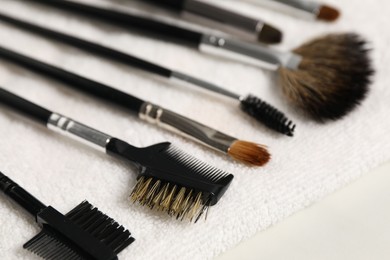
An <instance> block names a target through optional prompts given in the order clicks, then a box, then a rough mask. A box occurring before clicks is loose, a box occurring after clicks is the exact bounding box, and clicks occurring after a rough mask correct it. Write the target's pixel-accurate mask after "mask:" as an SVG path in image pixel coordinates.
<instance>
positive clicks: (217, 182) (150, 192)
mask: <svg viewBox="0 0 390 260" xmlns="http://www.w3.org/2000/svg"><path fill="white" fill-rule="evenodd" d="M106 149H107V152H108V153H109V154H112V155H115V156H119V157H121V158H123V159H125V160H129V161H131V162H136V164H137V165H138V167H139V169H140V174H139V176H138V181H137V184H136V186H135V187H134V189H133V191H132V193H131V196H130V197H131V199H132V201H133V202H139V203H140V204H141V205H145V206H148V207H150V208H152V209H153V208H155V209H157V210H161V211H165V212H167V213H168V214H169V215H170V216H174V217H176V218H177V219H179V218H180V219H181V220H183V219H186V218H187V219H189V220H191V221H192V220H194V221H195V222H196V221H197V220H199V218H200V217H201V216H202V215H203V213H204V212H205V211H207V209H208V208H209V206H212V205H215V204H216V203H217V202H218V201H219V199H220V198H221V197H222V195H223V194H224V193H225V191H226V190H227V188H228V187H229V185H230V183H231V181H232V180H233V175H231V174H228V173H226V172H224V171H222V170H219V169H217V168H214V167H212V166H209V165H208V164H206V163H203V162H201V161H199V160H198V159H196V158H194V157H192V156H190V155H188V154H186V153H184V152H183V151H181V150H179V149H177V148H175V147H174V146H173V145H172V144H170V143H160V144H156V145H153V146H150V147H147V148H135V147H133V146H130V145H129V144H127V143H126V142H123V141H121V140H119V139H115V138H112V139H111V140H110V142H109V143H108V145H107V147H106ZM184 173H185V174H184Z"/></svg>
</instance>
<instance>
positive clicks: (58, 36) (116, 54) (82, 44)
mask: <svg viewBox="0 0 390 260" xmlns="http://www.w3.org/2000/svg"><path fill="white" fill-rule="evenodd" d="M0 20H2V21H4V22H7V23H9V24H12V25H14V26H17V27H18V28H21V29H23V30H27V31H28V32H33V33H36V34H39V35H41V36H43V37H47V38H50V39H53V40H56V41H59V42H64V43H67V44H69V45H71V46H74V47H77V48H79V49H82V50H84V51H87V52H90V53H93V54H98V55H100V56H104V57H105V58H109V59H112V60H114V61H120V62H124V63H126V64H128V65H130V66H132V67H135V68H138V69H141V70H144V71H148V72H150V73H153V74H157V75H160V76H162V77H166V78H169V77H170V76H171V74H172V71H171V70H169V69H166V68H164V67H161V66H159V65H157V64H154V63H151V62H148V61H145V60H142V59H139V58H137V57H134V56H131V55H128V54H126V53H123V52H120V51H116V50H114V49H111V48H108V47H105V46H102V45H99V44H96V43H94V42H91V41H87V40H83V39H80V38H77V37H74V36H71V35H69V34H65V33H61V32H58V31H54V30H50V29H47V28H44V27H41V26H38V25H35V24H32V23H29V22H25V21H21V20H19V19H15V18H12V17H10V16H8V15H5V14H2V13H0Z"/></svg>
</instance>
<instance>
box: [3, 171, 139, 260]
mask: <svg viewBox="0 0 390 260" xmlns="http://www.w3.org/2000/svg"><path fill="white" fill-rule="evenodd" d="M0 191H2V192H3V193H4V194H5V195H6V196H7V197H8V198H10V199H12V200H13V201H14V202H16V203H17V204H19V205H20V206H21V207H22V208H24V209H25V210H26V211H27V212H28V213H30V214H31V215H33V216H34V218H35V220H36V222H37V223H38V224H39V225H40V226H41V227H42V230H41V232H39V233H38V234H37V235H36V236H34V237H33V238H32V239H31V240H29V241H28V242H27V243H25V244H24V245H23V248H25V249H27V250H29V251H31V252H33V253H35V254H36V255H38V256H40V257H41V258H43V259H48V260H55V259H80V260H82V259H85V260H87V259H90V260H115V259H118V257H117V254H119V253H120V252H121V251H122V250H124V249H125V248H126V247H128V246H129V245H130V244H131V243H133V242H134V240H135V239H134V238H133V237H132V236H131V233H130V231H128V230H127V229H125V228H124V227H123V226H121V225H119V224H118V223H117V222H116V221H115V220H113V219H112V218H110V217H109V216H107V215H105V214H103V213H102V212H100V211H99V210H98V209H97V208H95V207H94V206H92V205H91V204H90V203H89V202H88V201H84V202H82V203H81V204H79V205H78V206H77V207H75V208H74V209H73V210H71V211H70V212H69V213H67V214H65V215H62V214H61V213H60V212H59V211H57V210H56V209H55V208H53V207H51V206H46V205H44V204H43V203H42V202H40V201H39V200H38V199H36V198H35V197H34V196H32V195H31V194H30V193H28V192H27V191H26V190H24V189H23V188H22V187H21V186H19V185H18V184H17V183H16V182H14V181H13V180H11V179H10V178H8V177H7V176H5V175H4V174H3V173H1V172H0Z"/></svg>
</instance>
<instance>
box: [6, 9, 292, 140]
mask: <svg viewBox="0 0 390 260" xmlns="http://www.w3.org/2000/svg"><path fill="white" fill-rule="evenodd" d="M0 20H2V21H4V22H6V23H9V24H11V25H13V26H16V27H18V28H20V29H23V30H26V31H28V32H32V33H36V34H38V35H41V36H43V37H46V38H50V39H53V40H56V41H59V42H61V43H66V44H69V45H71V46H73V47H76V48H79V49H82V50H84V51H87V52H89V53H92V54H97V55H99V56H102V57H104V58H108V59H111V60H114V61H116V62H120V63H122V64H124V65H127V66H131V67H135V68H138V69H141V70H143V71H146V72H149V73H152V74H155V75H158V76H160V77H163V78H167V79H169V80H172V81H179V82H181V83H185V84H190V85H191V86H196V87H199V88H202V89H205V90H208V91H210V92H213V93H216V94H219V95H223V96H225V97H228V98H231V99H233V100H236V101H239V104H240V108H241V110H242V111H244V112H245V113H246V114H248V115H250V116H251V117H252V118H254V119H256V120H257V121H258V122H260V123H262V124H264V125H265V126H267V127H268V128H270V129H272V130H275V131H277V132H279V133H281V134H285V135H287V136H293V135H294V130H295V124H294V123H293V122H292V121H291V120H289V119H288V118H287V117H286V116H285V115H284V114H283V113H282V112H280V111H279V110H278V109H276V108H275V107H273V106H271V105H269V104H268V103H267V102H265V101H263V100H261V99H260V98H258V97H256V96H254V95H252V94H249V95H246V96H245V95H243V96H241V95H238V94H236V93H233V92H231V91H228V90H226V89H223V88H222V87H220V86H217V85H215V84H213V83H210V82H207V81H204V80H202V79H199V78H196V77H193V76H190V75H188V74H185V73H182V72H179V71H173V70H170V69H168V68H165V67H161V66H159V65H157V64H154V63H151V62H148V61H146V60H142V59H140V58H137V57H134V56H132V55H129V54H126V53H124V52H120V51H117V50H114V49H111V48H108V47H105V46H102V45H99V44H96V43H94V42H91V41H87V40H84V39H80V38H77V37H75V36H72V35H69V34H65V33H61V32H58V31H54V30H51V29H48V28H44V27H41V26H38V25H35V24H32V23H29V22H25V21H22V20H19V19H16V18H13V17H10V16H7V15H5V14H2V13H0Z"/></svg>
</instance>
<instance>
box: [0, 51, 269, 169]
mask: <svg viewBox="0 0 390 260" xmlns="http://www.w3.org/2000/svg"><path fill="white" fill-rule="evenodd" d="M0 57H1V58H4V59H6V60H8V61H11V62H13V63H15V64H18V65H20V66H22V67H25V68H27V69H30V70H33V71H35V72H38V73H40V74H42V75H45V76H48V77H51V78H53V79H55V80H58V81H60V82H63V83H64V84H65V85H64V86H67V87H71V88H74V89H77V90H80V91H83V92H85V93H87V94H90V95H92V96H95V97H98V98H101V99H103V100H106V101H109V102H111V103H113V104H114V105H118V106H121V107H123V108H125V109H126V110H128V111H130V112H132V113H133V114H136V115H137V116H138V118H140V119H141V120H144V121H146V122H148V123H151V124H155V125H157V126H159V127H161V128H163V129H166V130H168V131H173V132H175V133H177V134H180V135H182V136H184V137H187V138H190V139H192V140H195V141H197V142H198V143H201V144H203V145H205V146H207V147H209V148H213V149H214V150H216V151H218V152H222V153H224V154H226V155H228V156H230V157H231V158H233V159H235V160H238V161H240V162H243V163H246V164H248V165H251V166H263V165H265V164H266V163H268V161H269V160H270V158H271V155H270V154H269V152H268V150H267V148H266V146H264V145H260V144H256V143H252V142H247V141H243V140H238V139H237V138H235V137H232V136H229V135H227V134H224V133H222V132H219V131H217V130H215V129H213V128H211V127H208V126H206V125H203V124H201V123H199V122H196V121H194V120H191V119H189V118H187V117H184V116H182V115H179V114H177V113H175V112H173V111H170V110H168V109H165V108H162V107H160V106H157V105H155V104H152V103H150V102H147V101H144V100H141V99H139V98H137V97H134V96H131V95H129V94H126V93H124V92H121V91H119V90H117V89H114V88H112V87H109V86H107V85H103V84H101V83H99V82H96V81H93V80H90V79H88V78H85V77H82V76H79V75H77V74H75V73H71V72H69V71H66V70H63V69H60V68H58V67H55V66H52V65H50V64H47V63H44V62H41V61H38V60H35V59H32V58H30V57H27V56H24V55H21V54H19V53H16V52H14V51H11V50H9V49H6V48H3V47H1V46H0Z"/></svg>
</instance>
